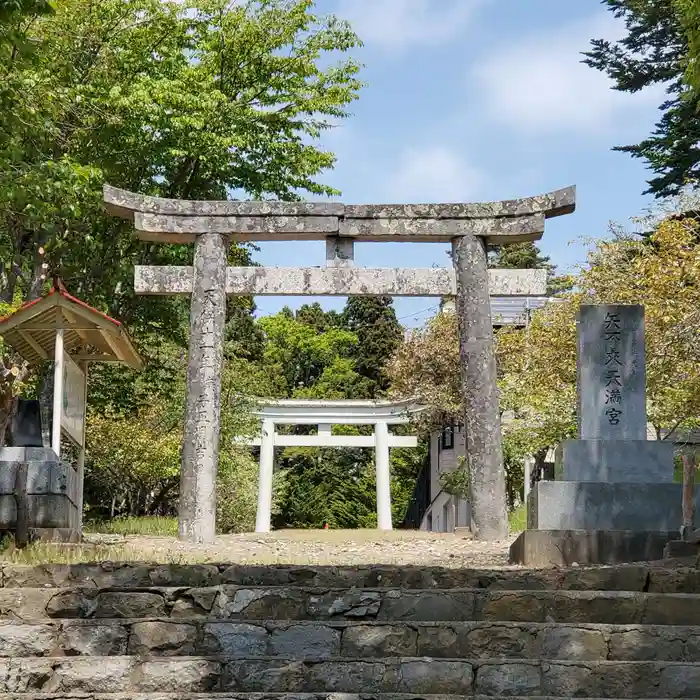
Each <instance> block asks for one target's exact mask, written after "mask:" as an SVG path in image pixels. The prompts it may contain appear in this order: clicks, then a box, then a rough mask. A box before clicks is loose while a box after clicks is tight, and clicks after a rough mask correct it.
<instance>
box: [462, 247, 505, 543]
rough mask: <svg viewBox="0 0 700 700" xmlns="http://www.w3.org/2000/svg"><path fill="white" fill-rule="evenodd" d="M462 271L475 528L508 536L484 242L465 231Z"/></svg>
mask: <svg viewBox="0 0 700 700" xmlns="http://www.w3.org/2000/svg"><path fill="white" fill-rule="evenodd" d="M452 258H453V262H454V266H455V272H456V275H457V322H458V325H459V348H460V350H459V356H460V366H461V375H462V376H461V386H460V389H461V391H460V393H461V398H462V406H463V413H464V432H465V435H466V450H467V455H468V462H469V463H468V465H467V466H468V469H469V473H470V480H471V485H470V489H471V509H472V510H471V512H472V527H473V529H474V531H475V535H476V537H477V538H478V539H482V540H487V541H489V540H503V539H505V538H506V537H507V536H508V518H507V514H506V493H505V472H504V469H503V451H502V449H501V419H500V413H499V394H498V387H497V385H496V355H495V350H494V343H493V325H492V323H491V309H490V303H489V294H488V267H487V259H486V249H485V246H484V242H483V241H482V240H481V239H479V238H477V237H475V236H462V237H461V238H457V239H455V240H454V241H453V243H452Z"/></svg>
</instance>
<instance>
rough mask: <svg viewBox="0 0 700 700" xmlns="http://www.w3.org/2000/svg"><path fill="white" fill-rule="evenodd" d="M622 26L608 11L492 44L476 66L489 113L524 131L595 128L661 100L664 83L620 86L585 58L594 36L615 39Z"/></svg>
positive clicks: (478, 81)
mask: <svg viewBox="0 0 700 700" xmlns="http://www.w3.org/2000/svg"><path fill="white" fill-rule="evenodd" d="M624 31H625V27H624V25H623V23H622V22H621V21H620V20H617V19H615V18H614V17H613V16H612V15H611V14H610V13H609V12H607V13H604V14H602V15H596V16H595V17H591V18H588V19H586V20H584V21H581V22H577V23H575V24H572V25H569V26H567V27H564V28H562V29H561V31H559V32H558V33H555V32H553V31H552V30H551V29H550V30H548V31H546V32H544V31H543V32H542V33H540V34H536V35H530V36H528V37H525V38H524V39H523V40H521V41H516V42H515V43H508V44H506V45H503V46H495V47H493V49H492V50H491V53H490V54H489V56H487V57H485V58H484V59H483V60H482V61H481V62H478V63H477V65H476V67H475V68H474V70H473V72H472V77H473V78H474V79H475V80H476V82H477V84H478V85H479V87H480V89H481V91H482V94H483V97H484V99H485V104H486V109H487V112H488V115H487V116H488V118H489V119H493V120H496V121H499V122H501V123H504V124H506V125H508V126H512V127H514V128H516V129H518V130H521V131H528V132H537V133H550V132H567V131H576V132H586V133H593V132H600V131H603V130H606V129H608V128H609V127H611V126H612V125H614V123H615V121H616V120H620V119H624V118H626V117H629V116H632V117H633V116H634V114H635V112H636V113H637V114H640V113H642V112H646V111H647V110H648V109H649V106H650V105H654V106H655V105H657V104H659V101H660V96H661V89H658V90H655V89H651V90H645V91H642V92H641V93H637V94H634V95H630V94H628V93H622V92H618V91H616V90H612V89H611V85H612V82H611V81H610V80H609V79H608V78H607V76H605V75H604V74H603V73H601V72H600V71H597V70H595V69H593V68H590V67H589V66H587V65H585V64H584V63H581V60H582V59H583V56H581V52H582V51H587V50H588V49H589V48H590V40H591V38H605V39H609V40H611V41H612V40H615V39H618V38H620V37H621V36H623V35H624Z"/></svg>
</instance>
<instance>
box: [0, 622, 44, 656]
mask: <svg viewBox="0 0 700 700" xmlns="http://www.w3.org/2000/svg"><path fill="white" fill-rule="evenodd" d="M57 643H58V633H57V630H56V629H55V628H53V627H51V626H50V625H26V624H13V623H7V622H2V623H0V656H2V657H16V656H48V655H50V654H51V653H52V651H53V650H54V649H55V648H56V646H57Z"/></svg>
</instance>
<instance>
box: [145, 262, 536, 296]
mask: <svg viewBox="0 0 700 700" xmlns="http://www.w3.org/2000/svg"><path fill="white" fill-rule="evenodd" d="M193 275H194V273H193V268H192V267H178V266H158V267H153V266H147V265H137V266H136V267H135V271H134V289H135V291H136V293H137V294H153V295H161V294H167V295H171V294H183V295H189V294H191V293H192V286H193ZM488 277H489V294H490V295H491V296H541V295H543V294H544V293H545V291H546V286H547V279H546V270H499V269H491V270H489V271H488ZM456 290H457V282H456V277H455V273H454V270H450V269H447V268H398V269H394V268H370V267H357V268H350V267H331V268H322V267H229V268H227V271H226V293H227V294H230V295H234V296H240V295H243V296H248V295H253V296H298V295H312V296H318V295H325V296H346V295H353V296H363V295H365V296H366V295H375V294H390V295H392V296H408V297H411V296H424V297H443V296H454V295H455V294H456Z"/></svg>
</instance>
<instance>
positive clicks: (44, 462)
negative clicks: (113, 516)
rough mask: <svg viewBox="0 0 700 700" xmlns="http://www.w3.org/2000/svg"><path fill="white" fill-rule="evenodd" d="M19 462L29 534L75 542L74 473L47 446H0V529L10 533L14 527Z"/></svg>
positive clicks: (76, 499)
mask: <svg viewBox="0 0 700 700" xmlns="http://www.w3.org/2000/svg"><path fill="white" fill-rule="evenodd" d="M22 463H26V464H27V507H28V511H29V529H30V533H31V534H32V535H33V537H35V538H40V539H49V540H53V541H64V542H76V541H78V540H79V539H80V536H79V518H78V503H79V493H78V491H79V483H78V475H77V472H76V470H75V469H74V468H73V467H72V465H70V464H69V463H67V462H61V461H60V460H59V459H58V458H57V457H56V453H55V452H54V451H53V450H52V449H50V448H46V447H0V532H7V533H13V532H14V529H15V526H16V519H17V505H16V497H15V479H16V475H17V469H18V467H19V465H20V464H22Z"/></svg>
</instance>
